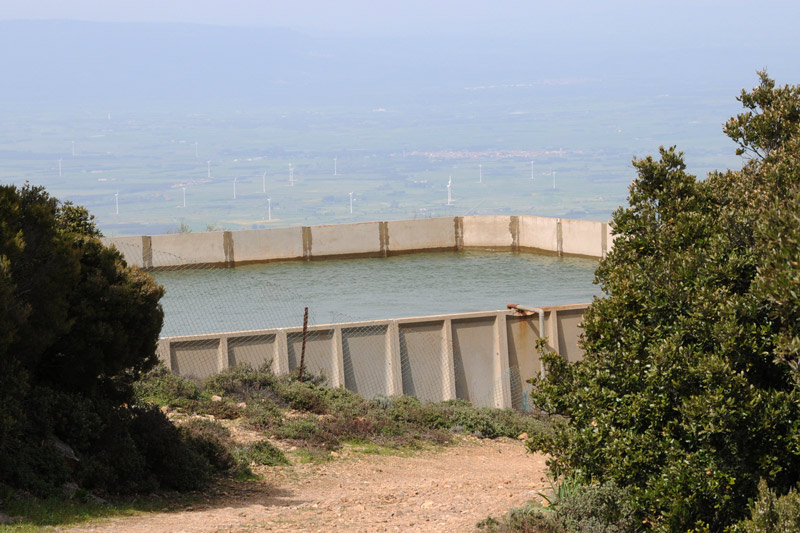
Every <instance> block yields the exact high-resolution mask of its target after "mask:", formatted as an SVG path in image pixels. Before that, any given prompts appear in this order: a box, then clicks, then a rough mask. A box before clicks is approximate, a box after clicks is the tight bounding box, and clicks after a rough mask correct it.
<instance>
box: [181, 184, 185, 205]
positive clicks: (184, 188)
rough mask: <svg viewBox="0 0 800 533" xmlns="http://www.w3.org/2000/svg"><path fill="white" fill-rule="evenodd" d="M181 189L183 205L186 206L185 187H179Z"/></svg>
mask: <svg viewBox="0 0 800 533" xmlns="http://www.w3.org/2000/svg"><path fill="white" fill-rule="evenodd" d="M181 189H183V207H186V187H181Z"/></svg>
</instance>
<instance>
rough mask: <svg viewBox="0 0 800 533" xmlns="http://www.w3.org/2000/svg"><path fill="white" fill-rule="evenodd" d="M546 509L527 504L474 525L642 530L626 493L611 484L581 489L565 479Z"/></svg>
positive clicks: (584, 531)
mask: <svg viewBox="0 0 800 533" xmlns="http://www.w3.org/2000/svg"><path fill="white" fill-rule="evenodd" d="M548 501H549V505H548V507H541V506H539V505H536V504H533V503H531V504H528V505H526V506H525V507H522V508H518V509H512V510H511V511H509V512H508V513H507V514H506V515H505V516H503V517H501V518H500V519H495V518H492V517H489V518H487V519H485V520H482V521H481V522H479V523H478V528H480V529H483V530H485V531H490V532H493V533H495V532H497V533H505V532H531V533H533V532H536V533H543V532H544V533H628V532H632V531H639V530H641V529H642V526H643V525H642V522H641V520H639V519H637V518H636V515H635V513H634V510H633V503H632V501H631V498H630V493H629V492H628V491H626V490H624V489H620V487H618V486H616V484H614V483H613V482H609V483H606V484H602V485H582V484H580V483H579V482H577V480H575V479H570V478H568V479H566V480H562V482H561V483H560V484H559V485H557V486H556V487H554V490H553V494H552V495H551V496H549V497H548Z"/></svg>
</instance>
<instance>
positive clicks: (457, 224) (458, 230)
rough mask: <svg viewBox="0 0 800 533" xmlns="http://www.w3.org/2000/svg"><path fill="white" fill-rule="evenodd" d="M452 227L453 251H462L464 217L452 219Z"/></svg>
mask: <svg viewBox="0 0 800 533" xmlns="http://www.w3.org/2000/svg"><path fill="white" fill-rule="evenodd" d="M453 226H454V231H455V240H456V245H455V251H456V252H460V251H462V250H464V217H454V218H453Z"/></svg>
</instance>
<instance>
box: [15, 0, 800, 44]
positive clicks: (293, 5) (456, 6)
mask: <svg viewBox="0 0 800 533" xmlns="http://www.w3.org/2000/svg"><path fill="white" fill-rule="evenodd" d="M2 19H72V20H89V21H139V22H143V21H146V22H187V23H201V24H214V25H225V26H228V25H244V26H262V27H276V26H277V27H289V28H296V29H313V30H325V29H327V30H331V31H347V32H352V33H363V34H381V35H386V34H387V33H388V34H392V33H396V34H413V33H430V32H435V33H442V34H448V33H468V32H471V33H474V34H475V35H476V36H477V37H480V36H481V35H486V36H490V37H492V36H507V35H508V34H509V33H510V34H513V35H516V36H523V35H524V34H525V33H526V32H534V31H539V30H540V29H542V28H544V27H547V28H552V27H557V28H563V29H564V31H565V32H568V33H570V34H573V35H580V34H582V33H586V32H588V33H590V34H593V35H604V36H607V37H608V38H609V39H620V38H624V37H627V38H636V37H637V36H638V37H646V38H648V39H653V38H654V37H656V38H661V39H663V40H665V41H666V40H668V39H670V38H673V37H674V38H678V39H680V38H681V37H682V36H685V35H687V34H689V35H697V34H702V33H703V31H704V30H708V31H709V32H710V33H712V34H715V35H725V36H726V37H725V38H726V39H730V40H733V39H735V38H739V39H743V42H746V37H744V38H743V37H742V36H741V35H738V36H737V33H738V32H740V31H745V30H748V29H749V30H750V31H751V32H753V35H755V36H757V37H758V38H759V39H769V38H771V37H774V36H776V34H777V35H778V36H779V35H781V34H782V33H783V32H785V31H792V30H793V26H794V24H795V23H796V21H797V20H798V19H800V3H798V2H796V0H762V1H761V2H758V6H757V7H756V6H755V4H754V3H753V2H752V1H750V0H747V1H745V0H671V1H660V0H647V1H642V0H635V1H629V0H603V1H597V0H592V1H574V0H572V1H571V0H562V1H560V2H556V1H553V0H550V1H541V0H533V1H524V0H491V1H487V0H403V1H402V2H397V1H383V0H335V1H334V0H292V1H289V0H280V1H276V0H66V1H65V0H4V1H3V2H2V10H0V20H2Z"/></svg>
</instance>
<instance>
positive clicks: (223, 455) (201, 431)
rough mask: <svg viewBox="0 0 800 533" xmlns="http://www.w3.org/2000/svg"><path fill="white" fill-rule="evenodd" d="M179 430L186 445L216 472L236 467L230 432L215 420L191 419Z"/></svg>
mask: <svg viewBox="0 0 800 533" xmlns="http://www.w3.org/2000/svg"><path fill="white" fill-rule="evenodd" d="M180 429H181V433H182V434H183V437H184V439H186V442H187V444H188V445H189V446H190V447H191V448H193V449H194V450H195V451H196V452H197V453H199V454H200V455H202V456H203V457H204V458H205V459H206V461H208V462H209V464H210V465H211V467H212V468H213V469H214V470H215V471H216V472H228V471H230V470H231V469H232V468H233V467H234V466H236V458H235V457H234V455H233V453H232V452H231V450H232V449H233V439H232V438H231V432H230V431H229V430H228V428H226V427H225V426H223V425H222V424H220V423H219V422H217V421H216V420H209V419H207V418H193V419H191V420H188V421H187V422H185V423H183V424H181V427H180Z"/></svg>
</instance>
